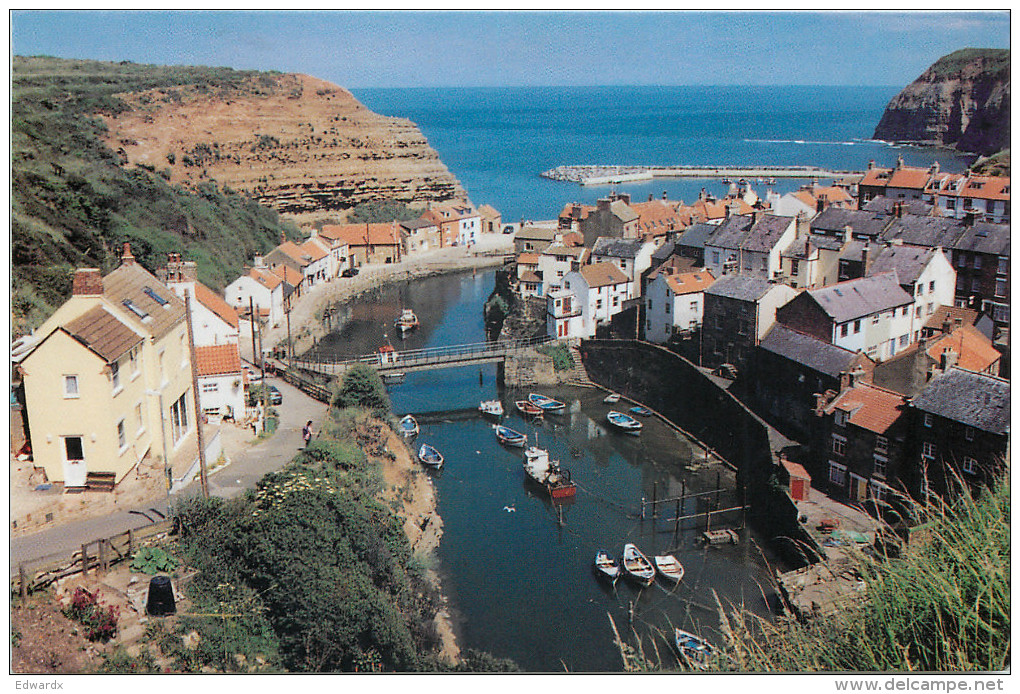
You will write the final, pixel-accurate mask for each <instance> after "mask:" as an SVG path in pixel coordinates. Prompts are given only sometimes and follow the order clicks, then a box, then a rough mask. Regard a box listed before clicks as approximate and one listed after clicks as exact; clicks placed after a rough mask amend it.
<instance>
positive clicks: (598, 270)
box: [580, 263, 630, 287]
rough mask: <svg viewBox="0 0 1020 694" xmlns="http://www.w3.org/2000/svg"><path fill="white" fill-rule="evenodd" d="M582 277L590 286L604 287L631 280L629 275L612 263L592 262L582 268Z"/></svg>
mask: <svg viewBox="0 0 1020 694" xmlns="http://www.w3.org/2000/svg"><path fill="white" fill-rule="evenodd" d="M580 272H581V277H583V278H584V281H585V282H587V283H588V286H589V287H604V286H606V285H610V284H626V283H627V282H630V280H629V279H627V275H625V274H623V272H621V271H620V268H618V267H616V266H615V265H613V264H612V263H592V264H591V265H585V266H584V267H582V268H581V270H580Z"/></svg>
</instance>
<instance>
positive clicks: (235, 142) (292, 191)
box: [104, 74, 466, 221]
mask: <svg viewBox="0 0 1020 694" xmlns="http://www.w3.org/2000/svg"><path fill="white" fill-rule="evenodd" d="M120 98H121V99H122V100H123V101H124V102H125V103H127V104H128V106H129V109H128V110H126V111H123V112H121V113H118V114H116V115H107V116H104V119H105V121H106V125H107V128H108V133H107V136H106V143H107V145H108V146H109V147H110V148H111V149H113V150H115V151H117V152H118V153H119V154H120V155H121V157H122V158H123V159H124V160H126V163H128V164H129V165H130V164H137V165H142V166H146V167H153V168H154V169H156V170H159V171H164V172H166V170H167V169H169V175H170V181H171V182H172V183H175V184H176V183H183V184H185V185H189V186H191V187H197V186H199V184H201V183H202V182H203V181H208V180H214V181H216V182H217V183H218V184H219V185H221V186H229V187H230V188H232V189H234V190H237V191H240V192H244V193H248V194H249V195H251V196H252V197H254V198H255V199H256V200H258V201H259V202H260V203H263V204H265V205H268V206H270V207H273V208H274V209H276V210H278V211H279V212H280V213H283V214H288V215H291V216H294V217H297V218H298V219H299V221H308V219H309V218H314V217H321V216H325V215H329V214H330V213H338V212H343V211H344V210H347V209H349V208H351V207H354V206H355V205H357V204H359V203H362V202H367V201H370V200H381V199H392V200H398V201H401V202H404V203H407V204H412V205H413V204H419V205H424V204H425V203H427V202H440V201H444V200H451V199H463V198H465V197H466V194H465V192H464V190H463V188H462V187H461V186H460V183H459V182H458V181H457V179H456V178H455V177H454V176H453V175H452V174H451V173H450V171H449V170H448V169H447V168H446V166H445V165H444V164H443V163H442V162H441V161H440V160H439V155H438V154H437V153H436V152H435V150H433V149H432V148H431V147H430V146H429V144H428V142H427V141H426V140H425V138H424V136H423V135H422V134H421V132H420V131H419V130H418V128H417V126H416V125H415V124H414V123H412V122H411V121H409V120H406V119H401V118H390V117H386V116H381V115H379V114H376V113H373V112H372V111H370V110H368V109H367V108H365V106H363V105H362V104H361V103H360V102H358V100H357V99H355V98H354V96H353V95H352V94H351V93H350V92H349V91H347V90H346V89H343V88H341V87H338V86H336V85H335V84H331V83H329V82H325V81H323V80H320V79H316V78H314V77H309V76H307V75H293V74H287V75H272V76H269V75H263V76H261V77H260V78H258V80H257V82H256V81H254V80H253V84H252V88H251V89H247V90H243V91H240V92H234V93H231V94H229V95H227V96H224V95H223V94H221V93H218V92H216V91H215V90H209V89H203V88H202V86H201V85H187V86H183V87H181V86H178V87H173V88H166V89H151V90H147V91H144V92H135V93H130V94H122V95H120Z"/></svg>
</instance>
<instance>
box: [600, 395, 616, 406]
mask: <svg viewBox="0 0 1020 694" xmlns="http://www.w3.org/2000/svg"><path fill="white" fill-rule="evenodd" d="M602 402H604V403H606V404H607V405H615V404H616V403H618V402H620V394H619V393H610V394H609V395H607V396H606V397H605V398H604V399H603V400H602Z"/></svg>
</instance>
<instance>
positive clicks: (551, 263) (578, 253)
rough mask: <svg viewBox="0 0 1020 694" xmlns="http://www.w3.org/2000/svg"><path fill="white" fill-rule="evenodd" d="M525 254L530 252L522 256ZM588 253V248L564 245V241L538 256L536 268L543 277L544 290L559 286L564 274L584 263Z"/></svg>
mask: <svg viewBox="0 0 1020 694" xmlns="http://www.w3.org/2000/svg"><path fill="white" fill-rule="evenodd" d="M525 255H528V254H524V253H522V254H521V256H522V257H523V256H525ZM587 255H588V249H587V248H585V247H584V246H564V245H563V244H562V243H554V244H552V245H551V246H549V247H548V248H546V249H545V250H544V251H542V252H541V253H540V254H539V256H538V262H537V264H536V270H537V274H538V276H539V277H541V278H542V285H541V286H542V288H543V289H544V291H545V292H548V291H549V290H550V289H552V288H553V287H558V286H559V285H560V281H562V279H563V277H564V275H566V274H567V273H568V272H570V271H571V270H573V269H574V268H575V267H579V266H580V265H582V264H583V263H584V261H585V258H587ZM518 262H520V261H518Z"/></svg>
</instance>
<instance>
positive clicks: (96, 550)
mask: <svg viewBox="0 0 1020 694" xmlns="http://www.w3.org/2000/svg"><path fill="white" fill-rule="evenodd" d="M173 526H174V522H173V520H172V519H166V520H161V521H156V522H155V523H152V524H150V525H146V526H143V527H141V528H136V529H132V530H128V531H126V532H123V533H120V534H118V535H114V536H113V537H106V538H102V539H99V540H92V541H91V542H86V543H84V544H82V546H81V549H80V550H78V551H76V552H73V553H72V554H71V555H70V556H68V555H67V554H66V553H55V554H50V555H48V556H45V557H40V558H38V559H32V560H29V561H25V562H22V563H21V564H19V565H18V573H17V575H16V576H12V577H11V595H14V594H15V593H18V594H19V595H21V597H22V598H25V597H28V594H29V593H31V592H32V591H35V590H39V589H40V588H45V587H46V586H48V585H50V584H51V583H53V582H54V581H56V580H58V579H61V578H64V577H65V576H70V575H72V574H76V573H81V574H83V575H88V572H89V571H96V572H97V573H98V574H100V575H102V574H104V573H106V572H107V571H109V569H110V566H111V565H112V564H117V563H119V562H121V561H124V560H125V559H130V558H131V555H132V554H134V553H135V550H137V549H138V548H139V547H142V546H144V545H145V544H147V543H151V542H152V541H153V540H154V539H155V538H159V537H164V536H166V535H168V534H170V532H171V531H172V530H173Z"/></svg>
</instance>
